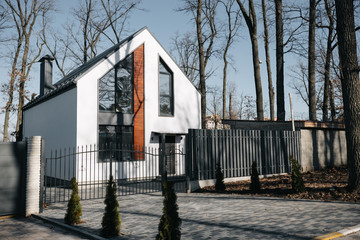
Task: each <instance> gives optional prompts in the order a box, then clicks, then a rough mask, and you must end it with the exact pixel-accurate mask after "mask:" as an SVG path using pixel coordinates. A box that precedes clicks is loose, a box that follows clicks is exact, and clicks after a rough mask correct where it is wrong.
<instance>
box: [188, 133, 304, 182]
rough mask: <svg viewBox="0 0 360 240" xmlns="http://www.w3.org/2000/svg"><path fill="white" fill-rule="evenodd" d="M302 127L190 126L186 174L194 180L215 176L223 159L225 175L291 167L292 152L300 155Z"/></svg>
mask: <svg viewBox="0 0 360 240" xmlns="http://www.w3.org/2000/svg"><path fill="white" fill-rule="evenodd" d="M300 136H301V135H300V132H299V131H295V132H292V131H260V130H237V129H232V130H199V129H189V134H188V136H187V138H186V152H187V155H186V164H187V175H188V176H189V178H190V179H191V180H206V179H215V170H216V164H217V163H220V165H221V167H222V169H223V171H224V177H225V178H231V177H242V176H250V175H251V164H252V162H253V161H255V162H256V163H257V166H258V171H259V174H263V175H266V174H278V173H288V172H290V171H291V166H290V156H293V157H294V158H295V159H297V160H298V161H299V160H300V159H301V141H300Z"/></svg>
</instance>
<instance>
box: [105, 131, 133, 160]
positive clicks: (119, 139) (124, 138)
mask: <svg viewBox="0 0 360 240" xmlns="http://www.w3.org/2000/svg"><path fill="white" fill-rule="evenodd" d="M133 139H134V129H133V127H132V126H109V125H100V126H99V149H100V154H99V156H100V159H101V160H103V161H106V160H110V158H112V159H114V160H117V161H129V160H132V159H133V157H132V155H133V154H132V149H131V146H132V145H133V142H134V141H133Z"/></svg>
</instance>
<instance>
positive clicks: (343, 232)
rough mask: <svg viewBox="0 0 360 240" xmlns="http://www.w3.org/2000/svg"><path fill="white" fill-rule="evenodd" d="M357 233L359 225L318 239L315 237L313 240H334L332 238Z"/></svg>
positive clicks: (359, 228) (359, 229)
mask: <svg viewBox="0 0 360 240" xmlns="http://www.w3.org/2000/svg"><path fill="white" fill-rule="evenodd" d="M358 231H360V224H359V225H356V226H353V227H349V228H344V229H342V230H340V231H337V232H333V233H328V234H325V235H321V236H318V237H316V238H314V239H316V240H328V239H334V238H338V237H342V236H346V235H349V234H351V233H354V232H358Z"/></svg>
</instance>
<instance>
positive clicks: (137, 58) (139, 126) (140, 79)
mask: <svg viewBox="0 0 360 240" xmlns="http://www.w3.org/2000/svg"><path fill="white" fill-rule="evenodd" d="M144 99H145V98H144V45H141V46H140V47H139V48H137V49H136V50H135V52H134V147H135V149H138V148H139V150H140V151H142V149H143V148H144V144H145V138H144V131H145V122H144ZM134 158H135V160H141V159H144V156H143V154H140V153H138V154H135V156H134Z"/></svg>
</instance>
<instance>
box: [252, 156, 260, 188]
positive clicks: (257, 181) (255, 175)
mask: <svg viewBox="0 0 360 240" xmlns="http://www.w3.org/2000/svg"><path fill="white" fill-rule="evenodd" d="M260 189H261V185H260V179H259V172H258V170H257V164H256V162H255V161H253V163H252V165H251V183H250V191H252V192H254V193H257V192H259V191H260Z"/></svg>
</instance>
